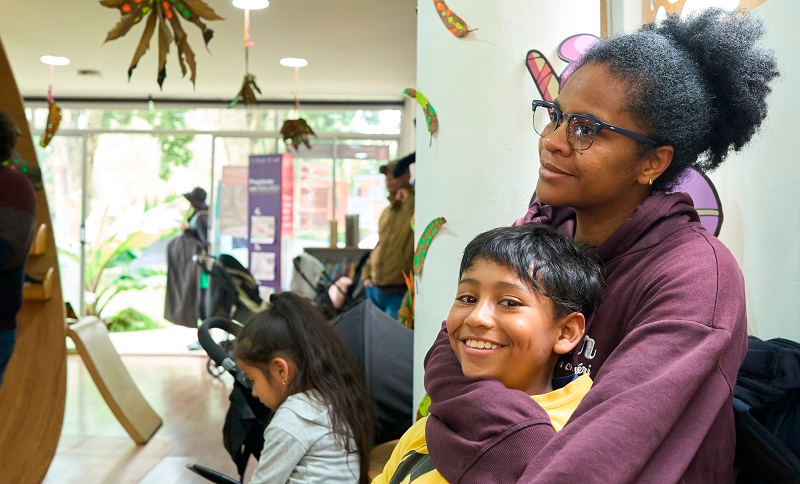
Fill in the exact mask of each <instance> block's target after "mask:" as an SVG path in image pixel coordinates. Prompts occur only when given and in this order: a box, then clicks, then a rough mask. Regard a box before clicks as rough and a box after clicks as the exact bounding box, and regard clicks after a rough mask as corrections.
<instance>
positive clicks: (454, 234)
mask: <svg viewBox="0 0 800 484" xmlns="http://www.w3.org/2000/svg"><path fill="white" fill-rule="evenodd" d="M448 6H449V7H451V8H452V9H453V10H454V11H455V13H457V14H458V15H459V16H461V17H462V19H463V20H464V21H465V22H466V23H467V25H468V26H469V28H471V29H477V30H476V31H474V32H472V33H471V34H469V36H467V37H466V38H463V39H459V38H456V37H455V36H453V35H452V34H450V32H448V30H447V29H446V28H445V26H444V25H443V24H442V22H441V20H439V17H438V15H439V14H438V12H437V11H436V9H435V6H434V4H433V3H432V2H430V1H423V2H419V6H418V12H417V85H416V86H413V87H415V88H416V89H417V90H419V91H420V92H422V93H423V94H425V95H426V96H427V98H428V100H429V101H430V102H431V104H432V105H433V107H434V109H435V110H436V112H437V115H438V118H439V132H438V133H437V135H436V136H435V137H434V138H433V141H432V142H430V135H429V134H428V132H427V127H426V123H425V117H424V115H423V113H422V110H421V108H417V115H416V118H417V131H416V133H417V171H416V176H417V181H416V193H417V199H416V236H417V238H419V236H420V235H421V234H422V232H423V231H424V229H425V226H426V225H427V224H428V222H430V221H431V220H433V219H434V218H436V217H440V216H443V217H446V218H447V224H446V225H445V227H444V229H443V230H442V232H441V233H440V235H438V237H437V238H436V239H435V240H434V241H433V243H432V245H431V247H430V250H429V252H428V256H427V259H426V262H425V265H424V270H423V274H422V277H421V278H420V279H419V280H418V286H417V294H416V314H415V331H414V351H415V353H414V360H415V365H414V402H415V405H416V403H417V402H419V400H420V399H421V398H422V396H423V395H424V393H425V391H424V388H423V380H422V375H423V366H422V361H423V358H424V357H425V354H426V352H427V350H428V348H429V347H430V345H431V343H432V342H433V339H434V337H435V335H436V334H437V332H438V331H439V328H440V325H441V322H442V321H443V320H444V319H445V318H446V316H447V313H448V311H449V309H450V306H451V304H452V302H453V300H454V298H455V290H456V283H457V280H458V267H459V263H460V260H461V254H462V252H463V249H464V246H466V244H467V243H468V242H469V241H470V240H472V238H473V237H474V236H475V235H477V234H478V233H480V232H483V231H485V230H488V229H490V228H493V227H497V226H500V225H509V224H510V223H511V222H512V221H513V219H515V218H517V217H519V216H521V215H522V214H523V213H524V212H525V210H526V208H527V205H528V201H529V199H530V197H531V195H532V193H533V191H534V189H535V186H536V178H537V170H538V153H537V141H538V136H537V135H536V134H535V133H534V131H533V128H532V115H531V101H532V100H533V99H540V96H539V93H538V91H537V90H536V86H535V84H534V82H533V80H532V79H531V76H530V74H529V73H528V71H527V69H526V67H525V62H526V55H527V52H528V51H529V50H530V49H537V50H539V51H541V52H543V53H544V54H545V55H546V56H547V57H548V58H549V59H550V61H551V62H552V63H553V65H554V68H555V71H556V73H558V74H560V73H561V71H562V70H563V68H564V66H565V64H564V63H563V62H561V61H560V60H559V59H558V56H557V55H556V49H557V48H558V45H559V44H560V43H561V41H562V40H564V39H565V38H567V37H569V36H571V35H574V34H579V33H591V34H595V35H599V33H600V4H599V2H596V1H589V0H560V1H558V2H555V1H549V2H544V1H537V2H532V1H530V0H505V1H502V2H499V1H482V2H458V1H456V0H453V1H451V2H448Z"/></svg>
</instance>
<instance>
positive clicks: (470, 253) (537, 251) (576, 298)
mask: <svg viewBox="0 0 800 484" xmlns="http://www.w3.org/2000/svg"><path fill="white" fill-rule="evenodd" d="M479 261H490V262H494V263H495V264H498V265H501V266H504V267H507V268H509V269H511V270H513V271H514V272H516V273H517V275H518V276H519V278H520V280H521V281H523V282H524V283H525V284H527V285H528V287H530V288H531V289H533V290H534V291H536V292H538V293H540V294H542V295H544V296H546V297H548V298H550V299H552V300H553V303H554V304H553V315H554V317H555V318H556V319H560V318H562V317H564V316H567V315H569V314H571V313H573V312H579V313H583V315H584V316H585V317H586V318H587V319H588V318H589V316H590V315H591V314H592V311H594V309H595V308H596V307H597V305H598V304H599V302H600V294H601V292H602V287H603V274H602V269H601V267H600V263H599V262H598V261H597V260H596V259H595V258H594V257H593V256H591V255H590V254H589V251H588V250H587V248H585V247H579V246H576V245H575V244H574V243H573V242H572V241H571V240H569V239H568V238H567V237H566V236H565V235H563V234H561V233H560V232H558V231H556V230H555V229H554V228H552V227H550V226H548V225H542V224H535V223H530V224H525V225H520V226H518V227H500V228H496V229H493V230H489V231H488V232H484V233H482V234H480V235H478V236H477V237H475V238H474V239H472V242H470V243H469V244H467V247H466V248H465V249H464V256H463V257H462V258H461V268H460V270H459V272H458V278H459V280H460V279H461V276H463V275H464V272H466V271H467V270H469V269H470V268H471V267H472V266H473V264H475V263H476V262H479Z"/></svg>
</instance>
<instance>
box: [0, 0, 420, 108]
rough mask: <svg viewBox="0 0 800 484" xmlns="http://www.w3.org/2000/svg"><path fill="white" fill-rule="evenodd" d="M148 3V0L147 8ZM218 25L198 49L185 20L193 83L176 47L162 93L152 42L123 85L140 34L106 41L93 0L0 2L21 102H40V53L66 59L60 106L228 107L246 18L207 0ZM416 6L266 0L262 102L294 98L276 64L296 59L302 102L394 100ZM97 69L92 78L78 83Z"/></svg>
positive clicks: (114, 17) (255, 62) (373, 0)
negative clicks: (168, 103) (106, 102)
mask: <svg viewBox="0 0 800 484" xmlns="http://www.w3.org/2000/svg"><path fill="white" fill-rule="evenodd" d="M145 1H147V0H145ZM205 1H206V3H207V4H208V6H210V7H211V8H213V9H214V11H216V13H217V14H218V15H219V16H221V17H223V18H224V19H225V20H215V21H208V22H206V24H207V25H208V27H209V28H210V29H212V30H213V31H214V37H213V38H212V39H211V41H210V42H209V45H208V50H206V48H205V47H204V45H203V38H202V34H201V32H200V29H199V28H197V27H196V26H195V25H194V24H192V23H189V22H183V23H182V25H183V27H184V30H185V31H186V34H187V36H188V40H189V45H190V46H191V48H192V50H193V51H194V52H195V55H196V60H197V80H196V83H195V86H194V87H193V86H192V83H191V81H190V80H189V75H188V74H187V76H186V77H185V78H182V77H181V71H180V67H179V64H178V59H177V49H176V47H175V45H174V44H172V45H171V46H170V52H169V55H168V57H167V66H166V67H167V78H166V80H165V81H164V85H163V89H162V90H159V86H158V83H157V82H156V74H157V72H156V71H157V66H156V64H157V61H158V40H157V36H158V34H157V33H156V35H154V36H153V39H152V40H151V42H150V49H149V50H148V51H147V53H146V54H145V55H144V57H142V59H141V60H140V61H139V66H138V67H137V68H136V70H134V72H133V76H132V77H131V79H130V82H129V81H128V79H127V70H128V66H129V64H130V62H131V60H132V57H133V53H134V51H135V49H136V46H137V44H138V42H139V39H140V37H141V35H142V32H143V30H144V25H142V24H144V22H141V23H140V24H137V25H135V26H134V27H133V28H132V29H131V30H130V31H129V32H128V33H127V35H125V36H124V37H122V38H119V39H116V40H113V41H110V42H108V43H104V40H105V38H106V34H107V33H108V31H109V30H111V29H112V28H113V27H114V26H115V25H116V24H117V22H118V21H119V19H120V11H119V10H118V9H116V8H107V7H104V6H102V5H100V4H99V2H98V1H96V0H68V1H67V0H3V9H2V14H0V40H2V43H3V46H4V47H5V50H6V54H7V55H8V58H9V61H10V63H11V67H12V69H13V70H14V76H15V78H16V81H17V85H18V86H19V89H20V92H21V93H22V95H23V97H26V98H33V97H38V98H41V97H44V96H46V95H47V89H48V85H49V83H50V67H49V66H47V65H45V64H42V63H41V62H40V61H39V58H40V57H41V56H42V55H46V54H50V55H59V56H65V57H68V58H69V59H70V60H71V63H70V64H69V65H67V66H62V67H56V68H55V75H54V79H55V82H54V95H55V97H56V98H57V99H58V98H92V99H147V98H148V97H150V96H152V98H153V99H155V100H159V99H164V100H166V99H181V100H198V101H199V100H221V101H230V100H231V99H233V97H234V96H235V95H236V94H237V92H238V91H239V89H240V88H241V85H242V80H243V76H244V73H245V63H244V48H243V37H244V11H243V10H239V9H237V8H235V7H233V6H232V5H231V0H205ZM416 3H417V2H416V0H271V1H270V6H269V7H268V8H266V9H264V10H252V11H251V12H250V16H251V39H252V41H253V42H254V44H255V45H254V46H252V47H250V49H249V50H250V72H251V73H252V74H253V75H255V76H256V82H257V84H258V86H259V87H260V88H261V91H262V93H261V94H260V95H258V99H259V100H263V101H265V100H291V99H293V96H294V94H293V93H294V91H295V87H294V86H295V81H294V69H293V68H288V67H283V66H281V65H280V64H279V62H278V61H279V60H280V59H281V58H283V57H302V58H305V59H307V60H308V66H307V67H304V68H301V69H300V70H299V89H298V94H299V97H300V100H301V101H304V100H306V101H313V100H321V101H400V100H401V93H402V91H403V89H404V88H406V87H413V86H414V84H415V82H416V48H417V40H416ZM81 70H96V71H98V72H99V75H81V74H79V71H81Z"/></svg>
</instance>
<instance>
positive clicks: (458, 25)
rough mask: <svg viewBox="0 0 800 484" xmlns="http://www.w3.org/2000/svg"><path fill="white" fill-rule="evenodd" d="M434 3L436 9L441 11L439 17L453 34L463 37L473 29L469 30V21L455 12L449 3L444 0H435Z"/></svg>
mask: <svg viewBox="0 0 800 484" xmlns="http://www.w3.org/2000/svg"><path fill="white" fill-rule="evenodd" d="M433 4H434V5H435V6H436V11H437V12H439V19H440V20H441V21H442V23H443V24H444V26H445V27H446V28H447V30H449V31H450V33H451V34H453V35H455V36H456V37H458V38H462V37H466V36H467V34H469V33H470V32H472V30H469V28H468V27H467V23H466V22H464V21H463V20H461V17H459V16H458V15H456V14H455V13H453V11H452V10H450V8H449V7H448V6H447V4H446V3H444V0H433Z"/></svg>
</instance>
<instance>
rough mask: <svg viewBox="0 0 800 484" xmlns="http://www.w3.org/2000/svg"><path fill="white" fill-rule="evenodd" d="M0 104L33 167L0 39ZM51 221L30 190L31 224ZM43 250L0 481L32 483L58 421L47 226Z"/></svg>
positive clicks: (21, 331) (60, 348)
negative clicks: (43, 281)
mask: <svg viewBox="0 0 800 484" xmlns="http://www.w3.org/2000/svg"><path fill="white" fill-rule="evenodd" d="M0 109H3V110H4V111H5V112H6V113H8V115H9V116H10V117H11V119H13V120H14V122H15V123H16V125H17V127H19V129H20V130H21V131H22V136H20V139H19V143H18V144H17V147H16V151H17V152H18V153H19V154H20V155H21V156H22V158H24V159H25V160H26V161H27V162H29V163H30V164H31V165H35V166H38V164H39V163H38V161H37V159H36V152H35V151H34V148H33V139H32V138H31V136H30V129H29V128H28V121H27V120H26V119H25V111H24V109H23V105H22V98H21V97H20V94H19V90H18V89H17V85H16V82H15V81H14V76H13V73H12V72H11V66H10V65H9V63H8V57H7V56H6V52H5V50H4V49H3V45H2V42H0ZM42 224H44V225H46V226H48V227H51V226H52V223H51V220H50V210H49V209H48V206H47V198H46V196H45V193H44V190H37V191H36V225H37V227H38V226H40V225H42ZM46 232H47V233H46V234H45V238H46V243H45V251H44V253H43V254H40V255H34V256H30V257H29V258H28V263H27V267H26V272H30V273H32V274H47V272H48V270H49V269H50V268H53V271H54V273H53V275H52V276H51V277H52V280H53V285H52V288H51V290H50V297H49V298H47V299H43V300H26V301H24V303H23V305H22V310H21V311H20V313H19V315H18V321H19V328H18V332H17V345H16V348H15V349H14V354H13V356H12V357H11V361H10V362H9V364H8V368H7V369H6V374H5V376H4V382H3V386H2V388H0V415H2V418H0V475H1V476H2V480H3V482H13V483H15V484H28V483H32V484H38V483H40V482H41V481H42V479H43V478H44V476H45V474H46V473H47V468H48V467H49V465H50V461H51V460H52V459H53V455H54V454H55V452H56V448H57V446H58V438H59V435H60V433H61V425H62V422H63V420H64V401H65V398H66V354H67V350H66V345H65V344H64V337H65V335H66V332H65V330H64V301H63V299H62V296H61V275H60V274H59V271H58V260H57V258H56V244H55V241H54V239H53V231H52V230H47V231H46Z"/></svg>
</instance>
